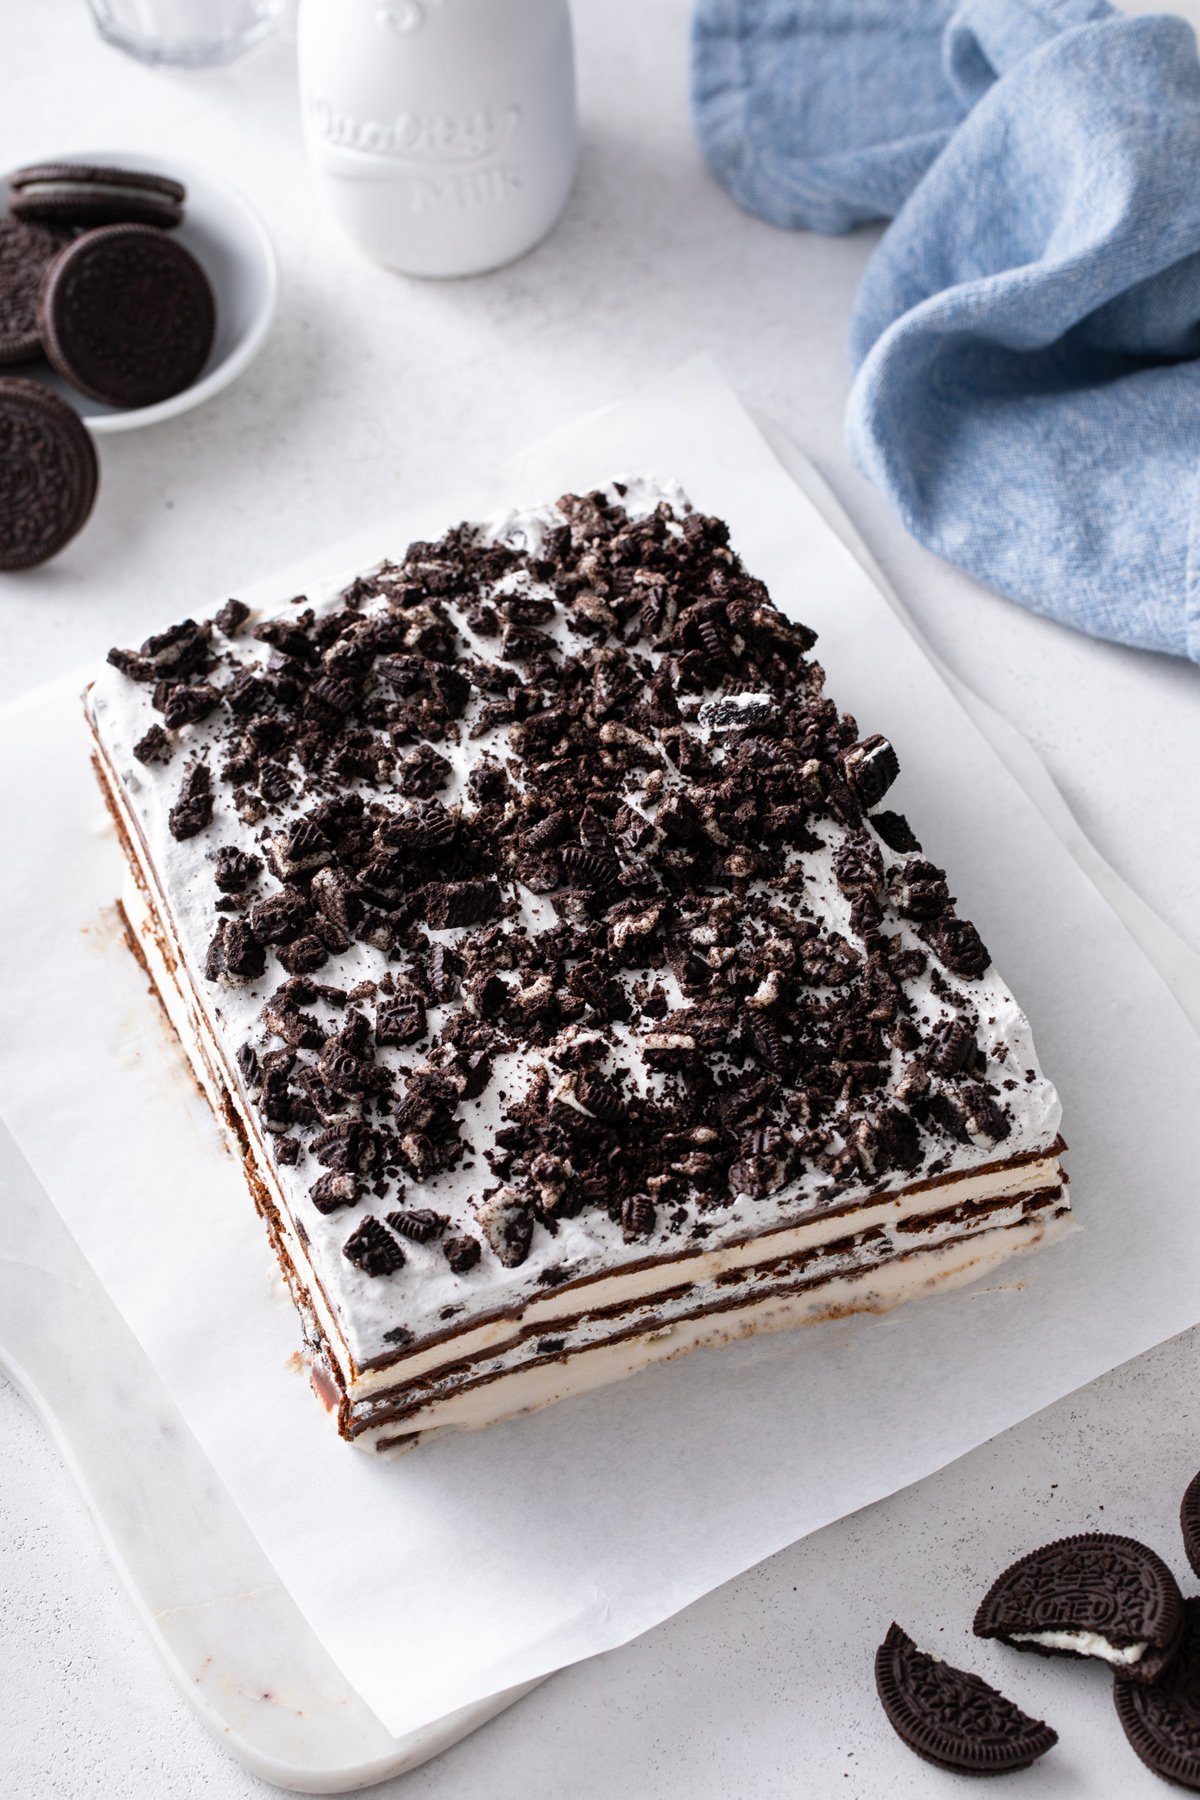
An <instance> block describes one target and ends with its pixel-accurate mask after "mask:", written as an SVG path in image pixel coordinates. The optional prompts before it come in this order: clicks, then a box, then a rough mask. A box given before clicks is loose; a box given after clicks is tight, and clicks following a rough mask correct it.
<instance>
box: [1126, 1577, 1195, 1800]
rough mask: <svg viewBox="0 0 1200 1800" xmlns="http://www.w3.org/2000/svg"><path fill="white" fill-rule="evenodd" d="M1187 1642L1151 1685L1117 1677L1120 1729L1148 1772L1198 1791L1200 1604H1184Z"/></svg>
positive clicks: (1184, 1642)
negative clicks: (1162, 1673) (1164, 1671)
mask: <svg viewBox="0 0 1200 1800" xmlns="http://www.w3.org/2000/svg"><path fill="white" fill-rule="evenodd" d="M1183 1607H1184V1630H1183V1643H1182V1645H1181V1647H1180V1650H1179V1654H1178V1656H1177V1657H1176V1658H1175V1660H1174V1662H1173V1663H1172V1664H1171V1666H1170V1668H1169V1669H1168V1670H1167V1671H1166V1673H1165V1674H1164V1675H1163V1676H1162V1677H1161V1678H1160V1679H1159V1680H1158V1681H1156V1682H1154V1683H1153V1684H1152V1685H1148V1684H1147V1683H1145V1682H1138V1681H1124V1680H1121V1679H1120V1678H1118V1679H1117V1680H1116V1681H1114V1683H1113V1700H1114V1702H1115V1703H1116V1708H1117V1717H1118V1718H1119V1719H1120V1721H1121V1729H1122V1730H1123V1731H1124V1733H1125V1736H1126V1737H1127V1738H1128V1739H1129V1742H1130V1744H1131V1746H1132V1747H1133V1749H1134V1750H1135V1751H1136V1752H1137V1754H1138V1755H1139V1756H1140V1757H1141V1759H1142V1761H1143V1762H1144V1763H1145V1765H1146V1767H1147V1768H1148V1769H1152V1770H1153V1772H1154V1773H1155V1774H1156V1775H1161V1776H1162V1777H1163V1779H1164V1780H1165V1781H1174V1782H1176V1783H1178V1785H1179V1786H1180V1787H1184V1788H1191V1789H1192V1791H1193V1792H1195V1793H1200V1600H1196V1599H1192V1600H1185V1601H1184V1603H1183Z"/></svg>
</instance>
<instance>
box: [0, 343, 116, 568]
mask: <svg viewBox="0 0 1200 1800" xmlns="http://www.w3.org/2000/svg"><path fill="white" fill-rule="evenodd" d="M96 481H97V470H96V452H95V450H94V449H93V448H92V440H91V438H90V437H89V435H88V431H87V427H86V426H85V425H84V423H83V421H82V419H81V418H80V417H79V415H78V413H75V412H72V410H71V408H70V407H69V406H68V405H67V403H66V401H65V400H60V399H59V397H58V395H57V394H52V393H51V392H50V389H49V388H47V387H43V386H42V384H41V382H39V381H25V380H22V379H21V378H19V377H16V376H11V375H10V376H5V377H3V378H0V569H30V568H32V567H33V566H34V564H35V563H41V562H45V561H46V560H47V559H48V558H49V557H51V556H54V555H55V554H56V553H57V552H58V551H59V550H61V549H62V547H63V545H64V544H66V543H68V542H69V541H70V540H71V538H73V537H74V536H75V533H76V532H77V531H78V530H79V529H80V527H81V526H82V525H83V522H84V520H85V519H86V518H87V516H88V514H89V512H91V510H92V501H93V500H94V499H95V497H96Z"/></svg>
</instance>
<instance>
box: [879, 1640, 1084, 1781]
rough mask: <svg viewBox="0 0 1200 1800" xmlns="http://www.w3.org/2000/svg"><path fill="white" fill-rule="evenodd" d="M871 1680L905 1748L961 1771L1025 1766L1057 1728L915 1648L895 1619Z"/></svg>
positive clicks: (1048, 1745)
mask: <svg viewBox="0 0 1200 1800" xmlns="http://www.w3.org/2000/svg"><path fill="white" fill-rule="evenodd" d="M875 1686H876V1688H877V1689H878V1691H879V1698H880V1701H881V1702H882V1704H883V1710H884V1712H885V1713H886V1714H887V1717H888V1722H889V1724H890V1725H891V1726H892V1728H893V1730H894V1731H895V1732H896V1734H897V1735H898V1736H899V1737H900V1738H902V1739H903V1740H904V1742H905V1743H906V1744H907V1745H908V1747H909V1749H910V1750H915V1751H916V1753H917V1755H918V1756H921V1757H924V1759H925V1761H926V1762H931V1763H936V1764H937V1766H938V1767H939V1768H941V1769H953V1770H955V1771H957V1773H959V1774H961V1775H1006V1774H1008V1773H1009V1772H1010V1771H1011V1770H1013V1769H1027V1768H1028V1767H1029V1765H1030V1763H1032V1762H1036V1761H1037V1759H1038V1757H1039V1756H1044V1755H1045V1754H1046V1751H1047V1750H1050V1749H1052V1748H1053V1747H1054V1745H1055V1744H1056V1743H1057V1742H1058V1733H1057V1732H1056V1731H1054V1730H1053V1729H1052V1728H1051V1727H1050V1726H1049V1725H1045V1724H1043V1723H1042V1721H1041V1720H1040V1719H1031V1718H1030V1717H1029V1715H1028V1714H1027V1713H1023V1712H1022V1711H1021V1709H1020V1707H1019V1706H1015V1705H1014V1704H1013V1702H1012V1701H1011V1700H1006V1699H1005V1697H1004V1695H1003V1694H1001V1693H998V1692H997V1691H996V1689H995V1688H994V1687H989V1685H988V1683H987V1682H986V1681H983V1680H981V1679H980V1677H979V1676H978V1675H971V1674H969V1673H968V1672H967V1670H965V1669H955V1668H952V1667H951V1666H950V1664H949V1663H945V1662H942V1661H941V1659H940V1658H939V1657H936V1656H930V1655H928V1654H927V1653H926V1652H925V1651H924V1650H918V1648H917V1646H916V1645H915V1644H914V1643H913V1641H912V1639H911V1638H910V1637H909V1636H908V1634H907V1632H904V1631H902V1630H901V1629H900V1627H899V1625H893V1626H892V1627H891V1629H890V1630H889V1632H888V1634H887V1636H886V1637H885V1638H884V1640H883V1642H882V1644H880V1646H879V1649H878V1650H877V1651H876V1653H875Z"/></svg>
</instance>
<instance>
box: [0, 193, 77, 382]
mask: <svg viewBox="0 0 1200 1800" xmlns="http://www.w3.org/2000/svg"><path fill="white" fill-rule="evenodd" d="M70 241H71V234H70V232H67V231H58V230H56V229H55V228H54V227H53V226H50V225H37V224H34V223H32V222H27V221H25V220H23V219H0V364H8V363H22V362H31V361H32V360H33V358H34V357H37V356H40V355H41V353H42V334H41V331H40V329H39V327H38V294H39V292H40V290H41V285H42V277H43V276H44V275H45V273H46V270H47V269H48V268H49V266H50V264H51V263H52V262H53V261H54V258H55V257H56V256H57V255H58V253H59V251H60V250H62V249H63V248H64V247H65V246H66V245H67V244H69V243H70Z"/></svg>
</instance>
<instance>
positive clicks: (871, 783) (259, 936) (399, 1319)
mask: <svg viewBox="0 0 1200 1800" xmlns="http://www.w3.org/2000/svg"><path fill="white" fill-rule="evenodd" d="M812 644H813V637H812V634H811V633H810V632H809V631H807V630H806V628H805V627H803V626H801V625H797V624H795V623H794V622H793V621H791V620H789V619H787V618H786V617H785V616H784V615H783V614H782V613H781V612H779V611H778V610H777V609H776V608H775V607H774V606H773V605H772V603H771V601H770V599H769V597H768V596H767V594H766V592H765V590H764V589H763V588H762V586H761V584H760V583H758V582H757V581H755V580H754V578H753V577H752V576H751V575H749V574H748V573H747V572H746V571H745V570H744V569H743V568H742V566H741V564H740V563H739V562H738V560H737V558H736V556H735V555H734V553H733V551H732V550H731V549H730V548H729V545H728V541H727V533H726V532H725V529H724V527H723V526H721V524H720V523H719V521H716V520H712V519H708V518H704V517H701V516H699V515H697V514H695V513H693V512H691V511H690V510H689V509H688V507H687V504H686V502H685V501H684V500H683V499H682V497H681V496H679V495H678V494H669V495H664V494H663V493H662V492H661V491H660V490H658V489H656V488H653V487H652V486H651V485H650V484H647V483H635V484H620V485H614V487H613V488H610V489H609V490H607V491H606V492H604V493H597V494H592V495H587V496H583V497H568V498H567V499H565V500H563V501H561V502H559V503H558V505H557V506H556V507H552V508H543V509H541V510H540V511H539V512H536V513H530V514H524V515H518V516H513V517H510V518H507V519H505V520H503V521H500V522H498V523H497V524H494V525H492V526H489V527H473V526H462V527H459V528H457V529H456V530H455V531H453V532H451V533H449V534H447V537H446V538H445V539H443V540H442V541H441V542H440V543H438V544H435V545H430V544H418V545H413V546H410V547H409V550H408V551H407V553H406V556H405V558H404V561H403V562H401V563H399V564H383V565H381V566H380V567H379V568H377V569H375V570H371V571H369V572H367V573H366V574H365V575H361V576H359V577H357V578H356V579H355V580H353V581H352V582H351V583H350V584H349V585H348V586H347V587H346V588H344V589H341V590H339V591H337V592H334V593H332V594H329V595H321V596H314V597H313V598H312V599H311V601H310V600H309V599H308V598H307V597H301V598H299V599H297V600H296V601H293V602H290V603H286V604H284V605H283V606H282V607H280V608H278V609H276V610H274V611H273V612H271V613H269V614H266V615H264V616H262V617H260V618H257V619H254V620H250V619H248V618H247V616H246V609H245V608H242V607H241V606H240V605H239V604H238V603H236V602H230V603H229V604H228V605H227V606H226V607H225V608H223V609H222V612H221V613H220V614H218V616H217V618H216V620H215V621H213V622H212V623H210V624H207V625H195V624H193V623H192V622H191V621H185V622H184V624H183V625H181V626H178V627H175V628H173V629H172V630H171V631H168V632H165V633H162V634H160V635H159V637H157V638H154V639H151V640H149V642H148V643H147V644H146V645H144V646H143V647H142V648H141V650H139V651H136V652H125V651H119V652H114V653H113V657H112V659H111V660H112V662H113V663H114V665H115V666H114V668H113V669H112V670H109V671H106V672H105V674H104V675H103V676H102V677H101V679H100V680H99V681H98V682H97V683H96V684H95V685H94V686H93V687H92V689H90V690H89V696H88V712H89V717H90V719H91V722H92V728H93V733H94V737H95V743H96V750H97V759H98V766H99V768H100V771H101V775H102V778H103V780H104V783H105V786H106V789H107V792H108V796H109V799H110V803H111V805H112V807H113V810H114V813H115V815H116V817H117V819H118V822H119V825H120V828H121V831H122V836H123V839H124V842H125V845H126V849H127V854H128V856H129V859H130V863H131V868H132V870H133V873H134V876H135V879H136V888H135V890H134V891H133V892H132V893H131V896H130V899H129V902H128V910H129V912H130V916H131V923H132V927H133V930H134V934H135V937H136V938H137V939H138V940H139V941H140V942H141V944H142V946H143V951H144V954H145V955H146V959H147V963H148V966H149V967H150V969H151V973H152V974H153V976H154V978H155V980H156V983H157V985H158V987H159V989H160V992H161V993H162V995H163V998H164V1001H165V1002H166V1004H167V1006H168V1010H169V1011H170V1013H171V1016H172V1018H173V1020H174V1022H175V1024H176V1027H177V1029H178V1030H179V1033H180V1035H181V1037H182V1038H183V1040H184V1042H185V1046H186V1047H187V1048H188V1051H189V1054H190V1055H191V1056H192V1058H193V1062H194V1064H195V1065H196V1066H197V1072H198V1073H199V1074H200V1075H201V1077H202V1079H203V1080H204V1081H205V1085H206V1089H207V1091H208V1092H209V1094H210V1097H211V1098H212V1100H213V1103H214V1106H216V1107H217V1108H218V1110H219V1112H220V1113H221V1115H222V1116H223V1117H224V1118H225V1119H226V1121H227V1123H229V1124H230V1125H231V1127H235V1128H236V1131H237V1133H238V1135H239V1137H240V1140H241V1142H242V1145H243V1151H244V1154H245V1155H246V1156H247V1158H248V1161H249V1163H250V1165H251V1168H252V1171H253V1175H254V1183H255V1186H256V1189H257V1192H258V1198H259V1203H260V1210H262V1211H263V1212H264V1215H265V1216H266V1217H267V1219H268V1224H269V1228H270V1230H271V1233H272V1238H273V1241H274V1242H275V1245H276V1249H277V1251H278V1252H279V1254H280V1257H281V1260H282V1261H283V1262H284V1264H285V1269H286V1272H287V1273H288V1275H289V1280H290V1282H291V1284H292V1289H293V1293H294V1295H295V1296H296V1298H297V1300H298V1303H299V1304H300V1305H301V1308H302V1311H303V1312H304V1313H305V1314H306V1316H307V1319H308V1337H309V1342H310V1346H311V1347H312V1349H313V1351H314V1354H315V1356H316V1357H317V1358H318V1359H319V1361H320V1363H321V1364H322V1365H324V1374H323V1375H322V1377H321V1386H322V1388H323V1391H324V1392H325V1393H326V1395H327V1396H329V1397H330V1398H331V1399H332V1400H333V1401H335V1402H336V1405H337V1408H338V1414H339V1421H340V1426H341V1429H342V1431H343V1433H344V1434H345V1435H347V1436H352V1437H355V1438H357V1439H358V1440H359V1441H365V1442H375V1443H378V1444H381V1445H383V1446H384V1447H387V1446H388V1445H389V1444H391V1443H394V1442H404V1443H411V1442H413V1441H415V1439H416V1437H417V1436H418V1435H419V1434H421V1433H423V1432H425V1431H427V1430H431V1429H441V1428H442V1427H448V1426H461V1425H476V1424H482V1423H486V1422H487V1421H488V1419H490V1418H493V1417H499V1416H503V1415H504V1414H506V1413H508V1412H510V1411H513V1410H524V1409H525V1408H526V1407H527V1406H531V1405H540V1404H544V1403H545V1401H546V1400H547V1399H551V1398H558V1397H560V1395H562V1394H565V1393H570V1392H574V1391H578V1390H579V1389H581V1388H583V1387H587V1386H592V1385H595V1384H596V1383H597V1381H600V1380H611V1379H615V1378H617V1376H619V1375H622V1374H625V1373H628V1372H631V1370H632V1369H633V1368H635V1367H638V1366H641V1365H642V1364H644V1363H645V1362H647V1361H652V1360H657V1359H659V1358H660V1357H661V1356H664V1355H671V1354H676V1353H678V1351H679V1350H682V1349H685V1348H691V1347H694V1345H695V1344H696V1343H699V1342H711V1341H720V1340H722V1339H724V1338H727V1337H732V1336H738V1335H742V1334H743V1333H744V1332H746V1331H749V1330H756V1329H766V1328H775V1327H777V1326H779V1325H781V1324H791V1323H798V1322H803V1321H805V1320H808V1319H812V1318H817V1317H822V1316H828V1315H829V1314H830V1313H831V1312H839V1311H847V1310H854V1309H857V1308H863V1307H879V1306H884V1305H891V1304H895V1303H896V1301H897V1300H899V1299H902V1298H905V1297H907V1295H908V1294H909V1293H910V1292H914V1291H921V1290H923V1289H925V1288H927V1287H929V1286H930V1285H931V1284H933V1283H935V1282H937V1283H944V1282H948V1281H950V1280H954V1279H965V1278H969V1276H970V1275H971V1274H972V1273H975V1272H978V1270H979V1268H981V1267H983V1266H989V1265H990V1264H991V1263H993V1262H995V1261H996V1260H998V1259H999V1258H1000V1257H1001V1256H1003V1255H1006V1254H1009V1253H1011V1251H1012V1250H1013V1249H1015V1248H1019V1247H1021V1246H1023V1245H1027V1244H1030V1243H1033V1242H1036V1241H1039V1240H1040V1239H1041V1238H1043V1237H1044V1236H1045V1235H1047V1233H1048V1232H1051V1231H1053V1230H1058V1229H1061V1227H1062V1222H1063V1220H1064V1218H1065V1216H1066V1202H1065V1198H1064V1196H1063V1190H1062V1176H1061V1171H1060V1169H1059V1166H1058V1155H1059V1152H1060V1151H1061V1148H1062V1145H1061V1141H1060V1139H1059V1137H1058V1122H1059V1108H1058V1102H1057V1098H1056V1096H1055V1094H1054V1090H1053V1088H1052V1087H1051V1086H1050V1084H1049V1083H1048V1082H1047V1081H1046V1080H1045V1078H1044V1076H1043V1075H1042V1074H1041V1071H1040V1069H1039V1067H1038V1064H1037V1060H1036V1056H1035V1054H1034V1051H1033V1045H1032V1041H1031V1038H1030V1033H1029V1027H1028V1024H1027V1022H1026V1020H1025V1018H1024V1015H1023V1014H1022V1013H1021V1011H1020V1009H1019V1007H1018V1006H1017V1004H1016V1002H1015V1000H1014V999H1013V997H1012V995H1011V993H1010V992H1009V990H1008V989H1007V987H1006V986H1005V985H1004V983H1003V982H1002V981H1001V980H1000V978H999V976H998V975H997V973H996V971H995V969H994V967H993V966H992V965H991V963H990V960H989V958H988V955H987V952H986V950H985V949H984V947H983V944H982V942H981V940H980V938H979V935H978V933H977V932H976V931H975V929H974V927H973V926H971V925H970V924H969V923H967V922H966V921H965V920H962V919H960V918H959V917H958V915H957V914H956V912H955V910H954V903H953V900H952V898H951V896H950V894H949V891H948V889H947V886H946V882H945V877H944V875H943V873H942V871H941V870H940V869H938V868H937V867H935V866H934V865H933V864H932V863H930V862H929V861H928V860H926V858H925V857H924V855H923V854H922V852H921V850H920V847H919V845H918V844H917V840H916V838H915V836H914V835H913V833H912V830H911V828H910V827H909V825H908V823H907V821H906V820H905V819H904V818H903V817H902V816H901V815H900V814H898V813H896V812H894V811H891V810H890V809H889V810H884V809H882V808H881V807H880V802H881V801H882V800H883V799H884V797H885V794H886V792H887V790H888V788H889V787H890V786H891V784H892V782H893V781H894V779H895V777H896V775H897V773H898V763H897V758H896V754H895V752H894V750H893V749H892V747H891V745H890V744H888V743H887V742H886V740H884V739H882V738H879V737H863V736H861V735H860V733H859V730H858V727H857V724H856V722H855V721H854V720H852V719H850V718H849V717H847V716H846V715H844V714H839V713H838V711H837V709H836V708H835V707H834V706H833V705H832V704H831V703H830V702H829V701H828V700H827V699H826V698H825V697H824V694H823V691H822V689H823V676H822V671H821V670H820V668H819V666H818V665H817V664H816V663H814V662H813V661H812V660H811V658H810V655H809V652H810V651H811V648H812Z"/></svg>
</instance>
